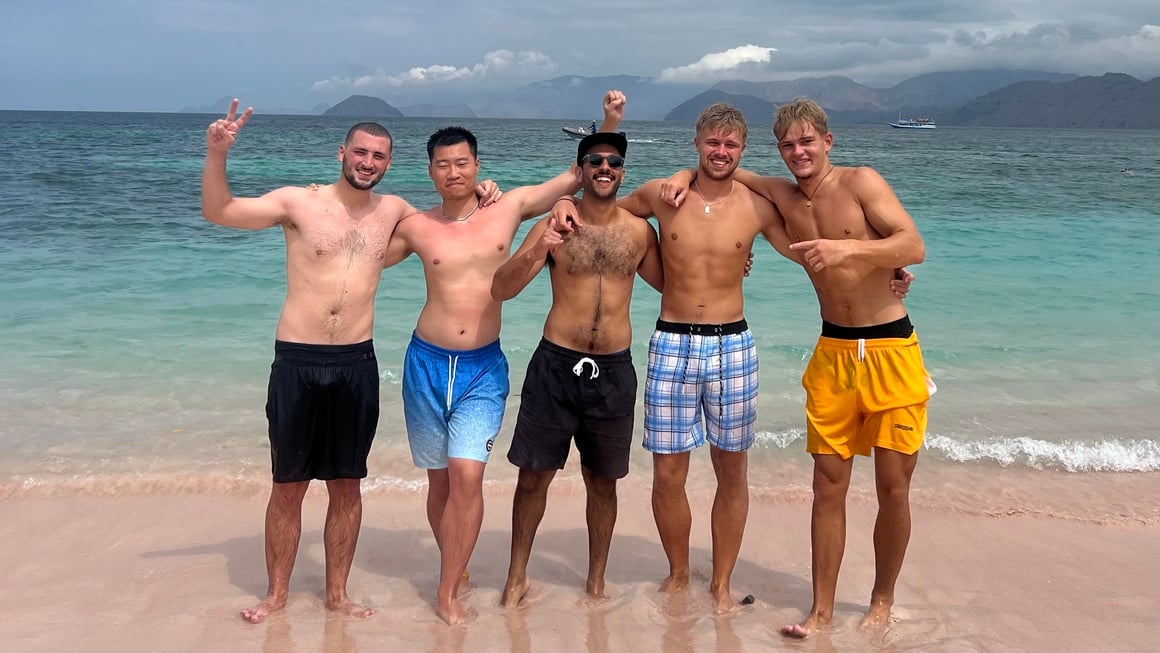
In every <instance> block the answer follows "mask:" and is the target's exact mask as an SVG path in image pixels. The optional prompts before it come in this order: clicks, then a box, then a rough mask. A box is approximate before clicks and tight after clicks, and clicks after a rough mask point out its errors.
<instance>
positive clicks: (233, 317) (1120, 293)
mask: <svg viewBox="0 0 1160 653" xmlns="http://www.w3.org/2000/svg"><path fill="white" fill-rule="evenodd" d="M629 114H630V115H631V103H630V105H629ZM215 117H216V116H209V115H194V114H145V113H79V112H78V113H69V112H48V113H41V112H27V111H0V231H2V232H3V237H2V238H0V342H2V343H3V349H4V353H3V354H2V355H0V448H2V450H3V452H4V453H3V454H2V455H0V496H13V495H17V496H22V495H28V496H36V495H58V494H69V493H132V492H231V491H236V488H239V487H247V488H254V487H265V485H266V483H268V474H269V448H268V444H267V440H266V431H265V429H266V424H265V415H264V402H265V391H266V380H267V377H268V373H269V364H270V360H271V356H272V346H273V334H274V327H275V323H276V321H277V318H278V312H279V309H280V307H281V302H282V299H283V297H284V293H285V282H284V275H285V271H284V245H283V239H282V235H281V233H280V232H279V231H278V230H273V229H272V230H267V231H265V232H257V233H252V232H242V231H234V230H230V229H226V228H223V227H219V226H216V225H213V224H210V223H208V222H206V221H205V220H204V219H203V218H202V217H201V215H200V210H199V204H200V196H199V185H200V174H201V166H202V161H203V157H204V149H205V148H204V132H205V128H206V126H207V125H208V123H209V122H210V121H211V120H213V119H214V118H215ZM352 122H353V121H351V120H350V119H345V118H332V117H321V116H266V115H262V114H261V113H258V114H255V116H254V117H253V119H252V120H251V121H250V123H249V124H247V125H246V127H245V128H244V130H243V131H242V133H241V135H240V137H239V140H238V142H237V144H236V145H235V146H234V148H233V150H232V152H231V155H230V162H229V180H230V183H231V187H232V190H233V192H234V194H235V195H239V196H254V195H259V194H261V193H263V192H266V191H268V190H271V189H273V188H276V187H278V186H283V185H305V184H308V183H311V182H320V183H328V182H330V181H332V180H333V179H335V177H336V175H337V174H338V170H339V164H338V162H337V161H336V159H335V153H336V150H337V147H338V145H339V144H340V143H341V141H342V138H343V136H344V135H345V132H346V130H347V128H348V127H349V126H350V124H352ZM385 124H386V125H387V127H388V128H389V129H390V130H391V132H392V134H393V136H394V142H395V155H394V162H393V164H392V167H391V169H390V171H389V172H388V173H387V175H386V177H385V178H384V181H383V183H382V184H380V185H379V187H378V188H377V190H379V191H380V192H386V193H394V194H398V195H400V196H402V197H403V198H405V199H407V200H408V201H409V202H411V203H412V204H413V205H415V206H417V207H422V208H426V207H429V206H432V205H434V204H436V203H437V202H438V196H437V195H436V194H435V193H434V191H433V189H432V185H431V182H430V180H429V178H428V177H427V174H426V168H425V166H426V152H425V149H424V146H425V142H426V138H427V136H428V135H429V134H430V133H431V132H432V131H434V130H435V129H438V128H439V127H443V126H446V125H448V124H461V125H463V126H465V127H467V128H469V129H471V130H473V131H474V132H475V134H476V135H477V137H478V138H479V141H480V159H481V162H482V169H481V178H490V179H494V180H496V181H497V182H498V183H499V184H500V186H501V188H504V189H511V188H513V187H516V186H521V185H525V184H532V183H538V182H540V181H543V180H545V179H547V178H549V177H551V176H553V175H555V174H557V173H558V172H560V171H563V170H564V169H565V168H566V167H567V165H568V163H569V161H570V160H571V159H572V158H574V156H575V142H574V141H572V140H569V139H568V138H567V137H566V136H565V135H564V134H563V132H562V131H561V130H560V127H561V126H562V125H561V124H560V123H559V122H557V121H543V120H502V119H463V120H448V119H420V118H402V119H396V120H391V121H388V122H385ZM622 129H624V130H625V131H626V132H627V133H628V137H629V150H628V157H627V158H628V161H627V164H626V166H627V167H626V169H627V178H626V181H625V184H624V186H623V187H622V189H621V193H622V194H626V193H627V192H628V191H629V190H631V189H632V188H635V187H636V186H637V185H639V184H640V183H642V182H644V181H646V180H648V179H650V178H653V177H664V176H668V175H669V174H671V173H672V172H673V171H675V170H676V169H677V167H678V166H690V165H693V164H694V163H695V162H696V154H695V151H694V149H693V145H692V137H693V128H692V126H691V125H685V124H670V123H661V122H641V121H631V120H629V121H626V122H625V123H624V124H623V126H622ZM832 129H833V130H834V132H835V145H834V149H833V152H832V153H831V158H832V159H833V160H834V162H835V163H836V164H838V165H868V166H872V167H874V168H875V169H877V170H878V171H879V172H880V173H881V174H882V175H883V176H884V177H885V178H886V179H887V181H889V182H890V183H891V185H892V186H893V187H894V190H895V192H896V193H897V194H898V196H899V197H900V199H901V200H902V202H903V204H904V205H905V206H906V207H907V209H908V210H909V212H910V214H911V215H912V216H913V217H914V220H915V222H916V224H917V225H918V228H919V230H920V232H921V233H922V235H923V237H924V239H925V241H926V247H927V259H926V262H925V263H923V264H922V265H919V266H916V267H915V268H913V271H914V273H915V274H916V275H917V276H918V279H917V281H916V282H915V283H914V286H913V288H912V291H911V295H910V297H909V298H908V299H907V300H906V303H907V306H908V309H909V312H910V315H911V318H912V320H913V321H914V323H915V325H916V327H917V330H918V333H919V337H920V339H921V341H922V345H923V352H924V356H925V359H926V365H927V368H928V370H929V371H930V373H931V375H932V376H933V377H934V379H935V381H936V382H937V383H938V386H939V391H938V394H937V395H936V396H935V397H934V398H933V399H932V401H931V403H930V408H929V412H930V424H929V431H928V435H927V441H926V445H925V447H924V449H923V451H922V453H921V454H920V456H921V462H920V464H919V470H918V472H917V473H916V477H915V491H914V495H915V496H914V499H915V501H916V502H917V503H920V504H927V505H937V506H942V507H946V508H947V509H949V510H959V511H966V512H973V513H982V514H1034V515H1045V516H1051V517H1058V518H1067V519H1080V520H1085V521H1093V522H1100V523H1152V524H1154V523H1156V522H1157V521H1158V520H1160V501H1158V498H1160V489H1158V487H1160V483H1158V482H1157V481H1158V480H1160V381H1158V379H1160V346H1158V345H1157V343H1158V342H1160V339H1158V336H1160V283H1158V282H1160V238H1158V236H1160V183H1157V182H1158V181H1160V132H1155V131H1095V130H1090V131H1089V130H1045V129H995V128H952V127H939V128H938V129H937V130H914V131H910V130H894V129H890V128H889V127H887V126H886V125H856V126H855V125H849V126H847V125H834V126H832ZM750 130H751V133H750V139H749V144H748V148H747V150H746V152H745V156H744V159H743V161H742V165H743V166H744V167H747V168H750V169H753V170H756V171H759V172H761V173H763V174H777V175H785V174H787V173H786V172H785V167H784V165H783V164H782V162H781V160H780V158H779V157H778V155H777V151H776V148H775V147H774V143H773V135H772V132H771V130H770V128H769V126H768V125H751V126H750ZM530 224H531V223H529V224H528V225H526V226H525V227H524V228H523V229H521V231H520V234H519V235H518V236H517V242H516V245H518V244H519V242H520V241H521V240H522V238H523V234H524V233H525V232H526V230H527V227H528V226H530ZM745 292H746V317H747V318H748V321H749V323H750V325H751V328H752V329H753V332H754V335H755V338H756V341H757V343H758V348H759V356H760V359H761V369H760V376H761V392H760V406H759V417H758V420H759V421H758V430H759V438H758V444H757V446H756V447H755V449H754V450H753V453H752V457H751V463H750V465H751V485H752V486H753V488H754V492H755V494H757V495H760V496H764V497H766V498H769V499H771V500H787V501H797V500H806V499H807V498H808V493H809V487H810V478H809V467H810V459H809V457H808V456H807V455H806V454H805V452H804V433H803V404H804V393H803V390H802V388H801V385H800V377H801V373H802V370H803V369H804V367H805V363H806V360H807V358H808V356H809V353H810V351H811V349H812V347H813V343H814V341H815V339H816V337H817V334H818V331H819V327H820V319H819V317H818V309H817V302H816V299H815V297H814V294H813V292H812V289H811V288H810V286H809V282H808V280H807V278H806V276H805V274H804V272H803V271H802V270H801V269H800V268H798V267H796V266H795V265H793V264H791V263H789V262H788V261H785V260H784V259H781V258H780V257H779V256H778V255H777V254H776V253H775V252H774V251H773V250H772V248H770V247H768V246H767V245H766V244H765V243H764V242H763V241H760V240H759V241H758V243H757V245H756V251H755V257H754V266H753V271H752V274H751V276H750V277H749V279H748V280H747V281H746V283H745ZM423 299H424V287H423V278H422V269H421V266H420V264H419V262H418V261H417V260H416V259H414V258H413V257H412V258H411V259H408V260H406V261H404V262H403V263H401V264H400V265H398V266H396V267H394V268H390V269H388V270H386V271H385V272H384V279H383V283H382V285H381V287H380V289H379V295H378V299H377V316H376V324H375V346H376V349H377V351H378V355H379V364H380V374H381V377H382V382H383V384H382V418H381V421H380V425H379V432H378V436H377V439H376V443H375V449H374V452H373V453H372V456H371V463H370V468H371V477H370V478H369V479H368V480H367V482H366V487H367V490H368V491H418V490H421V489H422V485H423V479H424V476H423V475H422V474H421V473H420V472H419V471H418V470H416V469H415V468H414V467H413V466H411V463H410V458H409V454H408V452H407V447H406V436H405V433H404V431H403V428H402V419H401V416H402V413H401V402H400V398H399V382H400V375H401V369H402V361H403V353H404V349H405V346H406V342H407V339H408V338H409V335H410V332H411V330H412V328H413V326H414V324H415V320H416V318H417V315H418V312H419V309H420V307H421V305H422V302H423ZM548 299H549V289H548V285H547V279H546V275H541V277H540V278H538V279H537V280H536V281H535V282H533V284H532V285H531V286H530V287H529V288H528V289H527V290H525V291H524V292H523V293H522V294H521V295H520V296H519V297H517V298H515V299H514V300H512V301H510V302H508V303H507V304H506V305H505V309H504V327H503V333H502V336H501V342H502V346H503V348H504V350H505V352H506V353H507V355H508V357H509V360H510V362H511V369H512V388H513V396H512V398H511V400H510V402H509V410H508V415H507V418H506V419H505V428H504V432H503V433H502V434H501V436H500V442H499V444H498V445H497V454H498V455H496V456H495V457H493V459H492V463H493V464H492V465H490V466H489V470H488V476H487V478H488V479H489V483H499V484H502V483H506V482H510V479H511V478H512V477H513V474H512V472H511V470H510V465H509V464H508V463H507V461H506V459H505V458H504V453H506V441H507V439H508V437H509V436H510V433H511V428H512V425H513V424H514V421H515V415H516V410H517V407H518V401H519V398H518V390H519V388H520V385H521V383H522V381H523V370H524V368H525V366H526V363H527V361H528V358H529V357H530V355H531V352H532V350H533V349H534V347H535V345H536V343H537V341H538V339H539V336H540V331H541V328H542V325H543V319H544V315H545V313H546V309H547V306H548ZM658 307H659V298H658V295H657V294H656V293H655V292H654V291H652V290H651V289H650V288H648V287H647V286H645V285H644V284H643V283H641V282H638V289H637V292H636V293H635V297H634V299H633V309H632V315H633V326H634V334H633V348H632V350H633V357H634V360H635V361H636V363H637V366H638V368H640V371H641V378H642V379H643V364H644V361H645V359H646V352H647V342H648V338H649V335H650V334H651V331H652V325H653V322H654V321H655V319H656V317H657V311H658ZM641 410H643V409H641ZM642 420H643V415H642V413H641V412H640V411H638V420H637V423H638V429H639V427H640V423H641V421H642ZM866 462H867V461H859V463H858V464H857V465H856V468H857V469H858V470H860V471H859V474H860V475H856V480H855V485H856V486H857V487H858V488H860V489H859V490H857V491H856V492H855V491H852V494H853V495H856V498H860V499H861V500H870V501H872V498H873V484H872V482H870V481H869V480H867V479H869V476H868V474H869V473H870V470H871V469H872V465H870V464H866ZM650 469H651V464H650V462H649V459H648V457H647V454H646V453H645V452H644V451H643V450H641V449H639V448H638V450H637V451H636V452H635V453H634V454H633V474H634V475H635V476H636V477H639V478H641V479H644V480H645V482H647V478H648V475H649V473H650ZM711 482H712V472H711V470H710V468H709V467H708V456H707V455H705V456H701V455H699V454H698V455H697V456H696V457H695V469H694V472H693V477H692V479H691V481H690V483H691V484H697V483H711ZM858 492H860V493H861V494H858Z"/></svg>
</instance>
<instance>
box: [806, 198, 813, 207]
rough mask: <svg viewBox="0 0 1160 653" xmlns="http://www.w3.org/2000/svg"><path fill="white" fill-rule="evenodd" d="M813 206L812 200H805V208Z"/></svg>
mask: <svg viewBox="0 0 1160 653" xmlns="http://www.w3.org/2000/svg"><path fill="white" fill-rule="evenodd" d="M813 205H814V201H813V200H806V208H809V207H811V206H813Z"/></svg>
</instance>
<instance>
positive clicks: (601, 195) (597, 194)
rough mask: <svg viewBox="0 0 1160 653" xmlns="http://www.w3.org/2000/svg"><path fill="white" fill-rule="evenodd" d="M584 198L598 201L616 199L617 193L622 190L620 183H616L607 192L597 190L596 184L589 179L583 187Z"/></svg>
mask: <svg viewBox="0 0 1160 653" xmlns="http://www.w3.org/2000/svg"><path fill="white" fill-rule="evenodd" d="M582 189H583V191H584V197H591V198H593V199H597V200H608V199H616V193H617V192H618V191H619V190H620V181H614V182H612V184H611V185H610V186H609V187H608V189H607V190H604V189H597V188H596V183H595V182H594V181H593V180H591V179H589V180H588V183H585V184H584V185H583V187H582Z"/></svg>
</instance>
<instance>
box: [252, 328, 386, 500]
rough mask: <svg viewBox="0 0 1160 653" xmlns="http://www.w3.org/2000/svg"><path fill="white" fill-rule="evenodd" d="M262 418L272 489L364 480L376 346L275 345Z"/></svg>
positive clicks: (373, 411) (375, 406)
mask: <svg viewBox="0 0 1160 653" xmlns="http://www.w3.org/2000/svg"><path fill="white" fill-rule="evenodd" d="M266 419H267V420H269V424H270V457H271V460H272V463H273V469H274V482H275V483H293V482H296V481H309V480H311V479H319V480H326V481H329V480H333V479H337V478H366V475H367V455H368V454H369V453H370V450H371V441H372V440H374V437H375V428H376V427H377V426H378V423H379V364H378V361H377V360H376V359H375V348H374V345H373V344H371V341H370V340H367V341H366V342H360V343H358V344H354V345H305V344H299V343H294V342H283V341H281V340H277V341H275V342H274V363H273V365H271V366H270V385H269V389H268V391H267V395H266Z"/></svg>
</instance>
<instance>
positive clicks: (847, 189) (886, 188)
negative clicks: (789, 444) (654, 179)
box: [669, 100, 934, 637]
mask: <svg viewBox="0 0 1160 653" xmlns="http://www.w3.org/2000/svg"><path fill="white" fill-rule="evenodd" d="M773 132H774V135H775V136H776V138H777V146H778V150H779V152H780V153H781V158H782V160H783V161H785V164H786V166H787V167H788V168H789V171H790V172H791V173H792V174H793V176H794V178H795V179H796V181H797V183H796V184H795V183H793V182H791V181H789V180H788V179H784V178H781V177H759V176H757V175H754V174H752V173H750V172H748V171H745V170H738V171H737V172H736V174H735V176H736V178H737V180H738V181H739V182H741V183H744V184H745V185H746V186H747V187H749V188H752V189H754V190H755V191H757V192H759V193H761V194H762V195H763V196H765V197H766V198H767V199H769V200H770V201H772V202H773V203H774V204H776V205H777V208H778V209H779V210H780V212H781V214H782V215H783V216H785V222H786V230H787V233H788V235H789V236H790V237H791V239H792V240H793V241H795V242H794V243H793V244H792V245H791V246H790V248H789V249H790V250H791V251H790V252H789V253H788V254H787V256H788V257H789V258H791V259H792V260H795V261H797V262H798V263H800V264H801V265H802V266H803V267H804V268H805V270H806V273H807V274H808V275H809V278H810V281H811V282H813V285H814V290H815V291H816V293H817V296H818V303H819V304H820V305H821V314H822V334H821V337H820V338H819V339H818V343H817V346H816V347H815V349H814V354H813V356H812V357H811V359H810V362H809V364H808V366H807V368H806V371H805V374H804V376H803V378H802V385H803V386H805V390H806V426H807V443H806V450H807V451H809V452H810V453H811V454H813V458H814V479H813V487H814V503H813V514H812V525H811V542H812V545H813V554H812V557H813V561H812V562H813V566H812V568H813V574H812V575H813V591H814V600H813V606H812V607H811V608H810V613H809V615H808V616H807V617H806V619H805V620H804V621H803V622H802V623H800V624H791V625H788V626H785V627H784V628H782V631H781V632H782V633H783V634H785V635H787V636H790V637H807V636H809V635H810V634H811V633H813V632H815V631H816V630H817V629H818V628H820V627H822V626H825V625H826V624H828V623H829V622H830V620H831V619H832V618H833V613H834V594H835V590H836V587H837V583H838V569H839V567H840V566H841V563H842V553H843V550H844V549H845V543H846V492H847V490H848V489H849V487H850V473H851V470H852V469H853V462H854V461H853V456H854V454H859V455H864V456H869V455H870V454H871V451H872V450H873V455H874V479H875V485H876V489H877V494H878V517H877V521H876V523H875V525H874V556H875V578H874V588H873V590H871V593H870V607H869V609H868V610H867V612H866V615H865V616H864V617H863V619H862V622H861V625H862V626H863V627H882V626H885V625H886V624H887V622H888V620H889V617H890V608H891V606H892V605H893V603H894V586H895V582H896V581H897V580H898V574H899V572H900V571H901V569H902V560H903V557H904V556H905V554H906V546H907V543H908V542H909V539H910V499H909V497H910V480H911V476H912V475H913V473H914V468H915V464H916V463H917V462H918V450H919V448H920V447H921V446H922V441H923V434H924V432H925V430H926V404H927V400H928V399H929V397H930V394H931V392H932V391H933V388H934V384H933V383H932V382H931V381H930V378H929V376H928V375H927V372H926V369H925V367H924V366H923V361H922V352H921V351H920V349H919V345H918V339H917V336H916V335H915V332H914V327H913V326H912V325H911V323H910V318H909V317H908V315H907V312H906V308H905V306H903V304H902V301H901V300H900V299H899V298H898V297H897V296H896V294H895V293H892V292H890V291H889V290H888V288H887V287H888V284H887V283H886V282H887V281H890V280H892V279H893V278H894V276H895V270H896V268H899V267H901V266H905V265H914V264H918V263H921V262H922V260H923V258H924V256H925V246H924V245H923V241H922V238H921V237H920V236H919V234H918V229H917V228H916V227H915V225H914V221H913V220H911V218H910V215H909V214H908V213H907V212H906V209H904V208H903V207H902V204H901V203H900V202H899V201H898V198H897V197H896V196H895V194H894V191H893V190H891V188H890V185H889V184H887V183H886V181H885V180H884V179H883V178H882V176H881V175H879V174H878V173H877V172H875V171H874V170H873V169H871V168H866V167H858V168H849V167H838V166H835V165H834V164H833V163H831V162H830V159H829V152H830V148H831V147H832V146H833V142H834V136H833V134H831V133H830V131H829V128H828V126H827V120H826V114H825V112H823V111H822V108H821V107H819V106H818V105H817V104H816V103H814V102H813V101H810V100H797V101H795V102H792V103H790V104H787V105H785V106H782V107H781V108H780V109H778V112H777V117H776V119H775V122H774V125H773ZM680 186H681V184H678V185H676V186H675V187H674V188H673V189H670V190H669V192H670V193H671V192H674V191H675V192H676V193H677V194H678V195H680V194H681V192H682V191H681V189H680ZM693 204H696V202H693ZM778 251H780V252H782V253H783V254H786V252H785V251H784V248H781V247H779V248H778ZM852 378H855V379H860V380H859V381H858V383H857V384H856V385H855V384H853V383H851V382H849V379H852Z"/></svg>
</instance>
